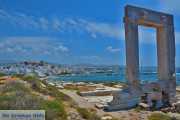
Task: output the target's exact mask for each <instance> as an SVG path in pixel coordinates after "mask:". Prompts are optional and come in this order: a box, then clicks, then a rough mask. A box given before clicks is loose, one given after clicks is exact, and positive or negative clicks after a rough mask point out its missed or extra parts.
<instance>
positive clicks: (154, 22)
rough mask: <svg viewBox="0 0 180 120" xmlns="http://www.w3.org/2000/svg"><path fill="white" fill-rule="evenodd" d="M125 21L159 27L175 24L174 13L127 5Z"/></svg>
mask: <svg viewBox="0 0 180 120" xmlns="http://www.w3.org/2000/svg"><path fill="white" fill-rule="evenodd" d="M125 16H126V17H125V21H124V22H128V21H129V22H135V23H136V24H139V25H145V26H152V27H159V26H164V25H173V15H170V14H166V13H162V12H156V11H153V10H148V9H145V8H139V7H134V6H130V5H127V6H126V7H125Z"/></svg>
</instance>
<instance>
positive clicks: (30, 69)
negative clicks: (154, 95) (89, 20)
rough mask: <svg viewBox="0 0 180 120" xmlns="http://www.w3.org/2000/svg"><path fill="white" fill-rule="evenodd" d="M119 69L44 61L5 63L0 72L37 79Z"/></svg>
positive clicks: (108, 72) (117, 67) (113, 72)
mask: <svg viewBox="0 0 180 120" xmlns="http://www.w3.org/2000/svg"><path fill="white" fill-rule="evenodd" d="M119 70H120V67H119V66H118V65H109V66H106V65H104V66H103V65H101V66H99V65H59V64H50V63H48V62H44V61H23V62H17V63H6V64H3V65H0V72H1V73H6V74H7V75H8V74H9V75H13V74H22V75H23V74H36V75H38V76H39V77H47V76H53V75H54V76H55V75H66V74H69V75H75V74H93V73H106V74H118V73H119Z"/></svg>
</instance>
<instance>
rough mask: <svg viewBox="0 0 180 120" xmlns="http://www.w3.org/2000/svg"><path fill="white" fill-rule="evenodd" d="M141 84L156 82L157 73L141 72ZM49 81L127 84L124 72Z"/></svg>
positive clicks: (55, 78)
mask: <svg viewBox="0 0 180 120" xmlns="http://www.w3.org/2000/svg"><path fill="white" fill-rule="evenodd" d="M139 76H140V77H139V78H140V80H141V83H147V82H154V81H157V79H158V77H157V72H155V71H154V70H149V69H146V70H143V69H142V70H141V72H140V75H139ZM49 80H50V81H54V82H59V81H69V82H95V83H102V82H106V83H108V82H125V83H126V82H127V80H126V75H125V72H124V70H122V71H120V72H119V73H111V74H109V73H93V74H73V75H59V76H51V77H50V78H49ZM176 80H177V85H180V72H177V73H176Z"/></svg>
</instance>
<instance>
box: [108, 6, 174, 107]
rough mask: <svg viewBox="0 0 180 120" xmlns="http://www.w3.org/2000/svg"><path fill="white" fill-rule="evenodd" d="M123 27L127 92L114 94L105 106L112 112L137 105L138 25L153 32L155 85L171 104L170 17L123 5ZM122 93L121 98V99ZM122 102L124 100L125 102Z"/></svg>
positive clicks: (172, 31) (171, 40) (172, 32)
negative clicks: (156, 78) (156, 63)
mask: <svg viewBox="0 0 180 120" xmlns="http://www.w3.org/2000/svg"><path fill="white" fill-rule="evenodd" d="M124 24H125V40H126V67H127V70H126V72H127V73H126V76H127V80H128V84H129V89H128V92H127V91H126V92H121V93H116V94H114V98H113V101H112V102H111V103H110V104H109V105H110V106H112V108H113V106H114V108H115V109H116V108H128V107H132V106H133V105H135V104H137V103H138V102H139V100H138V99H136V98H139V96H140V95H141V94H142V92H143V89H142V85H141V84H140V80H139V46H138V26H139V25H143V26H147V27H154V28H156V31H157V32H156V35H157V56H158V57H157V58H158V60H157V61H158V84H159V86H160V88H161V90H162V91H164V92H165V93H167V94H168V96H169V102H170V103H173V102H174V101H175V95H176V77H175V35H174V23H173V16H172V15H170V14H166V13H161V12H156V11H152V10H148V9H145V8H139V7H134V6H130V5H127V6H126V7H125V17H124ZM124 93H125V95H123V94H124ZM123 99H125V101H124V100H123ZM128 100H129V101H128ZM132 100H134V101H132ZM124 104H126V105H124Z"/></svg>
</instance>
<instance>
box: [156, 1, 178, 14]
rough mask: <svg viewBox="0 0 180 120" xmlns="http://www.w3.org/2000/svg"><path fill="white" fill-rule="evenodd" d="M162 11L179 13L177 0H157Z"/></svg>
mask: <svg viewBox="0 0 180 120" xmlns="http://www.w3.org/2000/svg"><path fill="white" fill-rule="evenodd" d="M159 2H160V5H161V7H162V8H163V11H166V12H170V13H176V14H178V15H180V7H179V0H159Z"/></svg>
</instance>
